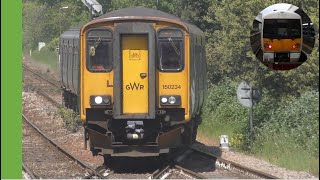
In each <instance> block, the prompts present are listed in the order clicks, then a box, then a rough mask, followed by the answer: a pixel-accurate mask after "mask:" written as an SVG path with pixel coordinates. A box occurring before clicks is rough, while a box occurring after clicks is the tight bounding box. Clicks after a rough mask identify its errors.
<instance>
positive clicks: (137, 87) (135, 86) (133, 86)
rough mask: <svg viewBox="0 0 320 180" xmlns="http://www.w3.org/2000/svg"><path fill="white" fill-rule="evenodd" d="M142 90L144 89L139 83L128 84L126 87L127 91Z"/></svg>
mask: <svg viewBox="0 0 320 180" xmlns="http://www.w3.org/2000/svg"><path fill="white" fill-rule="evenodd" d="M143 88H144V85H142V84H140V83H137V84H136V83H135V82H134V83H130V84H128V85H126V89H127V90H132V91H133V90H143Z"/></svg>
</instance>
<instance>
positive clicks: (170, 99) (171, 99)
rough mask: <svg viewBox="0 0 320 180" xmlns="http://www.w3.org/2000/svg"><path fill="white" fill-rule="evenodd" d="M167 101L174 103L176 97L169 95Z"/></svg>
mask: <svg viewBox="0 0 320 180" xmlns="http://www.w3.org/2000/svg"><path fill="white" fill-rule="evenodd" d="M169 103H170V104H174V103H176V98H175V97H173V96H171V97H169Z"/></svg>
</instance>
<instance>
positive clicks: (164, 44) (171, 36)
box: [158, 29, 184, 72]
mask: <svg viewBox="0 0 320 180" xmlns="http://www.w3.org/2000/svg"><path fill="white" fill-rule="evenodd" d="M183 54H184V51H183V35H182V31H180V30H178V29H161V30H160V31H159V33H158V57H159V69H160V70H161V71H173V72H175V71H181V70H182V69H183V65H184V64H183Z"/></svg>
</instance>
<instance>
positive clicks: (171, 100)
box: [160, 95, 181, 106]
mask: <svg viewBox="0 0 320 180" xmlns="http://www.w3.org/2000/svg"><path fill="white" fill-rule="evenodd" d="M160 104H161V105H162V106H179V105H181V96H179V95H165V96H160Z"/></svg>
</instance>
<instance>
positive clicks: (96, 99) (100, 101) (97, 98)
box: [94, 96, 102, 104]
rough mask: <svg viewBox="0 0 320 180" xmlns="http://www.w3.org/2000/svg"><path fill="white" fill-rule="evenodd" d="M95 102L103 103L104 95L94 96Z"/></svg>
mask: <svg viewBox="0 0 320 180" xmlns="http://www.w3.org/2000/svg"><path fill="white" fill-rule="evenodd" d="M94 102H95V103H96V104H101V103H102V97H101V96H97V97H96V98H94Z"/></svg>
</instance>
